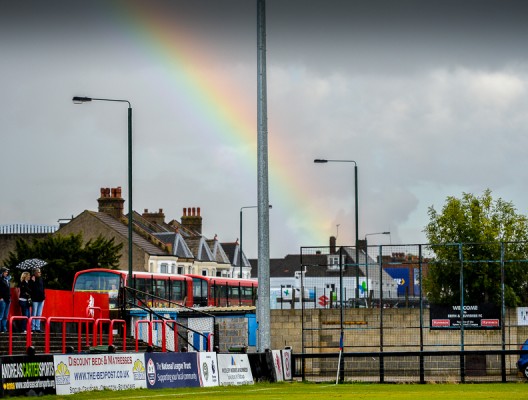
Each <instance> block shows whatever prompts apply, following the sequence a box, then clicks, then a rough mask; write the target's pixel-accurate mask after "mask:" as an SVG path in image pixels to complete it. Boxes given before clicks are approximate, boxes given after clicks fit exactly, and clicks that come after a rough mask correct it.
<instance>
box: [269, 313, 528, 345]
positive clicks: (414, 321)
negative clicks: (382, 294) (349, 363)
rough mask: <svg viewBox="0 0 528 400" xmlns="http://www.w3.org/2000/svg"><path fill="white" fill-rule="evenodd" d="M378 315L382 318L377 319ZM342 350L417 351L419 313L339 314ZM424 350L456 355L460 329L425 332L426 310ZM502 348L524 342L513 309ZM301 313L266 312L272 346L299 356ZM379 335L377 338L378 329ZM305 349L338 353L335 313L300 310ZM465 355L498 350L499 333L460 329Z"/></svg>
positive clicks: (527, 330) (526, 334)
mask: <svg viewBox="0 0 528 400" xmlns="http://www.w3.org/2000/svg"><path fill="white" fill-rule="evenodd" d="M381 316H382V317H383V318H381ZM343 320H344V324H343V327H344V332H345V335H344V345H345V348H346V351H347V352H366V351H379V350H380V345H381V344H383V350H384V351H419V350H420V309H418V308H392V309H383V310H382V314H381V313H380V309H378V308H355V309H345V310H344V318H343ZM422 320H423V326H424V329H423V331H422V334H423V344H424V350H430V351H442V350H459V349H460V343H461V332H460V330H449V331H447V330H431V329H429V310H428V309H425V310H424V315H423V319H422ZM504 323H505V326H506V345H507V348H508V349H515V350H517V349H518V348H519V345H520V344H522V343H523V342H524V341H525V340H526V339H527V338H528V326H519V325H517V314H516V310H515V309H508V310H507V313H506V321H504ZM302 325H303V324H302V321H301V310H271V346H272V348H273V349H282V348H284V347H285V346H291V347H292V348H293V351H294V352H302V336H303V331H302ZM381 326H382V327H383V336H380V327H381ZM304 328H305V331H304V341H305V343H304V347H305V350H306V352H308V353H324V352H337V351H339V339H340V310H338V309H335V310H328V309H327V310H322V309H316V310H314V309H311V310H304ZM464 345H465V350H486V349H495V350H500V348H501V345H502V332H501V330H486V331H484V330H464Z"/></svg>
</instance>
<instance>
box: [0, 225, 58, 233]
mask: <svg viewBox="0 0 528 400" xmlns="http://www.w3.org/2000/svg"><path fill="white" fill-rule="evenodd" d="M58 229H59V227H58V226H55V225H35V224H10V225H0V235H11V234H16V235H23V234H41V233H54V232H56V231H57V230H58Z"/></svg>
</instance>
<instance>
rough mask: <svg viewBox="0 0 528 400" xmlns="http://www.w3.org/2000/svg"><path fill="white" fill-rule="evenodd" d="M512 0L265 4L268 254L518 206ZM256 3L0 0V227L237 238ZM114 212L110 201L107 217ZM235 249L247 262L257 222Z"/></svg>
mask: <svg viewBox="0 0 528 400" xmlns="http://www.w3.org/2000/svg"><path fill="white" fill-rule="evenodd" d="M527 11H528V2H526V1H500V0H496V1H488V0H475V1H460V0H457V1H447V0H442V1H422V0H416V1H395V0H387V1H376V0H369V1H352V0H342V1H338V0H305V1H294V0H288V1H284V0H268V1H267V2H266V18H267V82H268V85H267V89H268V136H269V138H268V140H269V169H270V173H269V198H270V203H271V204H272V205H273V209H272V210H271V211H270V252H271V256H272V257H283V256H285V255H286V254H292V253H294V254H295V253H299V248H300V247H301V246H326V245H328V238H329V237H330V236H332V235H337V236H338V239H337V240H338V244H345V245H346V244H349V245H351V244H353V243H354V168H353V164H352V163H348V164H345V163H339V164H338V163H332V164H330V163H329V164H314V163H313V160H314V159H315V158H327V159H335V160H354V161H356V162H357V165H358V172H359V179H358V180H359V190H358V192H359V214H360V217H359V236H360V238H364V237H365V235H366V234H369V233H376V232H381V231H390V232H391V235H390V237H388V236H375V235H373V236H369V244H388V243H392V244H405V243H425V242H426V239H425V236H424V234H423V228H424V226H425V225H426V223H427V222H428V214H427V211H428V207H430V206H434V207H435V208H436V209H437V210H441V208H442V206H443V204H444V203H445V200H446V197H447V196H457V197H460V196H461V195H462V193H463V192H469V193H475V194H478V195H480V194H481V193H482V192H483V191H484V190H485V189H486V188H489V189H491V190H492V193H493V196H494V197H496V198H498V197H501V198H503V199H504V200H506V201H512V202H513V203H514V205H515V206H516V207H517V210H518V212H520V213H522V214H527V213H528V203H527V194H528V187H527V185H526V181H527V174H528V169H527V168H526V164H527V161H526V150H527V148H528V145H527V144H528V143H527V142H528V135H527V134H526V133H527V129H528V53H527V52H528V50H527V49H528V47H527V43H528V24H527V23H526V17H527V15H528V14H527ZM256 21H257V18H256V0H253V1H250V0H229V1H218V0H214V1H213V0H211V1H205V0H198V1H191V0H188V1H176V0H171V1H168V0H167V1H148V2H147V1H129V0H127V1H109V0H104V1H90V2H86V1H84V2H81V1H53V0H46V1H42V0H27V1H25V0H17V1H3V2H2V3H1V4H0V65H1V69H0V71H1V74H0V135H1V147H0V168H1V174H0V185H1V192H0V193H1V195H0V225H2V224H12V223H35V224H56V223H57V220H59V219H62V218H71V216H76V215H78V214H80V213H81V212H83V211H84V210H87V209H88V210H97V198H98V197H99V194H100V188H101V187H117V186H122V188H123V195H124V197H125V199H126V198H127V109H126V108H127V106H126V104H119V103H103V102H93V103H90V104H84V105H74V104H73V103H72V101H71V98H72V97H73V96H90V97H98V98H112V99H126V100H129V101H130V102H131V103H132V107H133V113H134V117H133V136H134V144H133V150H134V164H133V165H134V198H133V205H134V209H135V210H136V211H138V212H143V210H144V209H149V211H155V210H158V209H159V208H162V209H163V211H164V213H165V215H166V219H167V221H170V220H172V219H178V220H179V219H180V218H181V216H182V209H183V208H184V207H200V208H201V214H202V216H203V233H204V235H205V236H206V237H208V238H213V237H214V235H215V234H217V235H218V238H219V240H220V241H222V242H233V241H235V240H236V239H237V238H238V237H239V213H240V208H241V207H246V206H253V205H256V204H257V170H256V155H257V149H256V143H257V142H256V139H257V65H256V62H257V37H256V32H257V27H256ZM127 207H128V206H127V204H126V203H125V209H127ZM243 218H244V219H243V228H244V239H243V240H244V250H245V251H246V253H247V254H248V256H250V257H256V255H257V225H256V222H257V210H256V209H245V210H244V217H243Z"/></svg>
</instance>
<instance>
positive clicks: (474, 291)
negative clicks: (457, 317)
mask: <svg viewBox="0 0 528 400" xmlns="http://www.w3.org/2000/svg"><path fill="white" fill-rule="evenodd" d="M428 213H429V219H430V221H429V223H428V224H427V226H426V227H425V229H424V232H425V234H426V236H427V239H428V241H429V243H430V244H431V248H432V250H433V251H434V253H435V255H436V257H435V259H434V261H432V262H431V263H430V264H429V268H428V271H427V274H426V276H425V278H424V282H423V289H424V292H425V293H426V294H427V296H428V299H429V300H430V301H431V302H432V303H436V304H458V303H459V302H460V268H461V266H462V267H463V280H464V303H465V304H469V303H473V304H478V303H488V302H490V303H494V304H497V305H500V304H501V262H500V260H501V253H503V252H504V260H505V263H504V273H505V279H504V281H505V301H506V305H508V306H518V305H522V304H526V300H527V299H528V268H527V266H528V265H527V262H528V244H527V243H526V242H527V240H528V220H527V218H526V216H524V215H520V214H518V213H517V211H516V209H515V207H514V206H513V204H512V203H511V202H507V201H504V200H502V199H500V198H499V199H497V200H494V199H493V198H492V194H491V191H490V190H489V189H487V190H485V191H484V193H483V194H482V195H481V196H480V197H478V196H475V195H473V194H470V193H463V195H462V198H460V199H459V198H456V197H448V198H447V201H446V203H445V205H444V207H443V209H442V212H441V213H438V212H437V211H436V210H435V209H434V208H433V207H430V208H429V211H428Z"/></svg>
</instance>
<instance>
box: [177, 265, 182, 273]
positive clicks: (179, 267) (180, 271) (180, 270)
mask: <svg viewBox="0 0 528 400" xmlns="http://www.w3.org/2000/svg"><path fill="white" fill-rule="evenodd" d="M178 274H180V275H183V267H182V266H181V265H178Z"/></svg>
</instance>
